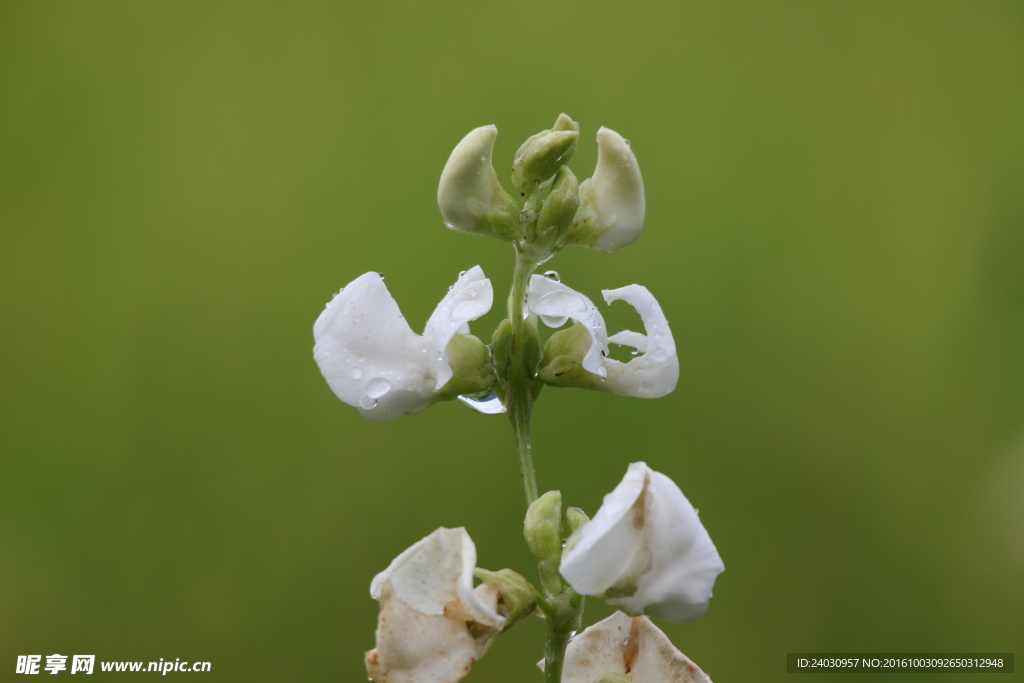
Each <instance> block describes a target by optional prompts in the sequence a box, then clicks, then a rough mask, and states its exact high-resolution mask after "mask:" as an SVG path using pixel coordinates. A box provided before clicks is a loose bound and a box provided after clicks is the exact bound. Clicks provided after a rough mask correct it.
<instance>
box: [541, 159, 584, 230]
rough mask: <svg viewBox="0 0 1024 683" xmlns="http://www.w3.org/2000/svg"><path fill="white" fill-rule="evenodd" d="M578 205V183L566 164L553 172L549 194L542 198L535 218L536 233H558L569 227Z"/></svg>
mask: <svg viewBox="0 0 1024 683" xmlns="http://www.w3.org/2000/svg"><path fill="white" fill-rule="evenodd" d="M579 206H580V184H579V181H578V180H576V176H575V175H573V173H572V171H570V170H569V167H568V166H562V167H561V168H560V169H558V172H557V173H555V179H554V181H553V182H552V183H551V194H549V195H548V198H547V199H545V200H544V208H543V209H541V212H540V216H539V217H538V218H537V234H538V235H547V234H549V233H551V234H554V235H559V234H561V233H563V232H565V230H566V229H567V228H568V227H569V225H570V224H571V223H572V219H573V217H574V216H575V215H576V210H577V209H578V208H579Z"/></svg>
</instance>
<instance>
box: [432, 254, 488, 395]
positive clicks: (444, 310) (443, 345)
mask: <svg viewBox="0 0 1024 683" xmlns="http://www.w3.org/2000/svg"><path fill="white" fill-rule="evenodd" d="M493 301H494V289H493V287H491V281H490V280H488V279H487V278H486V277H485V276H484V271H483V269H482V268H481V267H480V266H473V267H472V268H470V269H469V270H468V271H466V272H465V273H463V274H462V275H460V276H459V279H458V281H457V282H456V283H455V285H454V286H453V287H452V288H451V290H450V291H449V292H448V294H447V295H446V296H445V297H444V299H442V300H441V303H440V304H438V305H437V308H436V309H435V310H434V313H433V315H431V316H430V320H428V321H427V327H426V329H424V330H423V342H424V345H425V347H426V353H427V365H428V366H429V367H430V372H431V374H433V375H434V378H435V386H434V389H440V388H441V387H443V386H444V385H445V384H447V382H448V380H450V379H451V378H452V369H451V367H450V366H449V365H448V354H447V352H446V351H445V349H447V348H448V342H450V341H451V340H452V337H453V336H455V333H456V332H463V331H464V332H463V333H464V334H468V332H469V325H468V323H469V321H470V320H476V319H477V318H479V317H480V316H482V315H484V314H485V313H487V311H489V310H491V304H492V303H493Z"/></svg>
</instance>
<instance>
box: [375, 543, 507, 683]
mask: <svg viewBox="0 0 1024 683" xmlns="http://www.w3.org/2000/svg"><path fill="white" fill-rule="evenodd" d="M475 567H476V546H475V545H473V541H472V539H471V538H470V537H469V534H467V533H466V530H465V529H463V528H461V527H460V528H458V529H445V528H443V527H442V528H440V529H437V530H436V531H434V532H433V533H432V534H430V535H429V536H427V537H426V538H423V539H421V540H420V541H419V542H418V543H416V544H415V545H413V546H412V547H411V548H409V549H408V550H406V551H405V552H403V553H402V554H401V555H399V556H398V557H396V558H395V559H394V560H393V561H392V562H391V564H390V565H389V566H388V568H387V569H385V570H384V571H382V572H381V573H380V574H378V575H377V576H376V577H374V579H373V582H372V583H371V584H370V595H372V596H373V597H374V598H375V599H377V600H379V601H380V616H379V617H378V620H377V647H376V648H374V649H373V650H370V651H369V652H367V653H366V669H367V671H368V672H369V674H370V677H371V678H372V679H373V680H374V681H377V683H455V681H458V680H460V679H462V678H463V677H464V676H465V675H466V674H467V673H469V670H470V668H472V666H473V664H475V663H476V661H477V660H478V659H480V657H482V656H483V654H484V652H486V651H487V648H488V647H489V646H490V644H491V640H492V639H493V638H494V636H496V635H497V634H498V633H499V632H500V631H501V628H502V626H504V624H505V618H504V617H502V616H501V615H499V614H498V612H497V611H496V606H497V600H498V592H497V590H496V589H495V588H494V587H493V586H491V585H489V584H481V585H480V586H478V587H477V588H476V589H475V590H474V588H473V570H474V568H475Z"/></svg>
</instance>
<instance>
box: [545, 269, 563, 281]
mask: <svg viewBox="0 0 1024 683" xmlns="http://www.w3.org/2000/svg"><path fill="white" fill-rule="evenodd" d="M544 277H546V278H547V279H549V280H554V281H555V282H561V281H562V278H561V276H559V274H558V271H557V270H549V271H547V272H546V273H544Z"/></svg>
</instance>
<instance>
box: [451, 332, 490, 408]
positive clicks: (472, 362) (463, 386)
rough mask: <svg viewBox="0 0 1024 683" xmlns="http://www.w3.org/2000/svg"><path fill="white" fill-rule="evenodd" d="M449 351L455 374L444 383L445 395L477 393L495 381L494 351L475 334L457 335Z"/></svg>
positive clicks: (452, 396) (453, 338)
mask: <svg viewBox="0 0 1024 683" xmlns="http://www.w3.org/2000/svg"><path fill="white" fill-rule="evenodd" d="M445 354H446V355H447V358H448V366H449V367H451V369H452V378H451V379H450V380H448V382H447V383H446V384H445V385H444V386H443V387H441V390H440V392H439V393H440V395H441V396H443V397H450V398H455V397H456V396H459V395H462V394H476V393H479V392H481V391H486V390H487V389H488V388H489V387H490V386H491V385H492V384H494V381H495V379H496V376H495V372H494V363H493V362H492V361H491V352H490V350H488V348H487V345H486V344H484V343H483V342H482V341H480V340H479V339H477V338H476V337H474V336H473V335H471V334H456V335H455V336H453V337H452V340H451V341H450V342H448V346H447V348H446V349H445Z"/></svg>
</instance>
